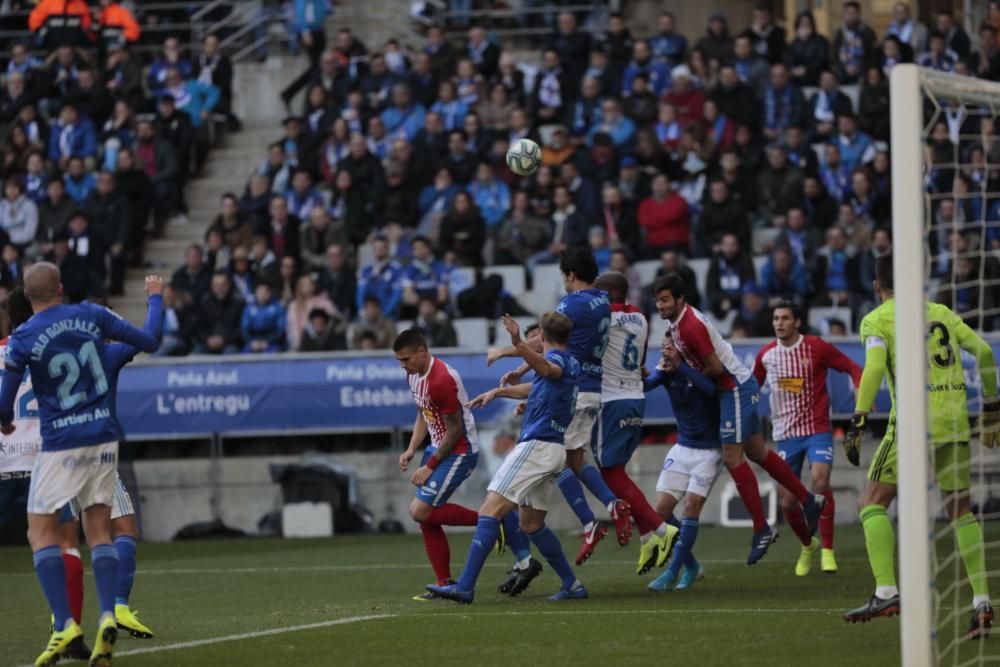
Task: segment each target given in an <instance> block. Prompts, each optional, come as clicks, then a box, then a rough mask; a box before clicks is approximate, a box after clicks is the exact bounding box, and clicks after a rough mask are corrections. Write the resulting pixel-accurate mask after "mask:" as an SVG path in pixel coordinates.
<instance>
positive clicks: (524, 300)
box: [515, 289, 559, 315]
mask: <svg viewBox="0 0 1000 667" xmlns="http://www.w3.org/2000/svg"><path fill="white" fill-rule="evenodd" d="M515 298H516V299H517V302H518V303H519V304H521V305H522V306H523V307H524V309H525V310H527V311H528V312H529V313H535V314H536V315H541V314H542V313H544V312H545V311H548V310H552V308H554V307H555V305H556V303H557V302H558V301H559V297H557V296H556V295H555V294H554V293H552V291H550V290H547V289H541V290H540V289H533V290H529V291H527V292H524V293H523V294H518V295H516V297H515Z"/></svg>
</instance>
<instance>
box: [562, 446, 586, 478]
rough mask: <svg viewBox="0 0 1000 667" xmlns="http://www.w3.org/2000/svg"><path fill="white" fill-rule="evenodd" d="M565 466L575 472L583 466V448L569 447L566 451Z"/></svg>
mask: <svg viewBox="0 0 1000 667" xmlns="http://www.w3.org/2000/svg"><path fill="white" fill-rule="evenodd" d="M566 467H567V468H569V469H570V470H572V471H573V472H575V473H578V472H580V470H581V468H583V450H582V449H571V450H569V451H567V452H566Z"/></svg>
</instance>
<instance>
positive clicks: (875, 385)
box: [844, 336, 889, 466]
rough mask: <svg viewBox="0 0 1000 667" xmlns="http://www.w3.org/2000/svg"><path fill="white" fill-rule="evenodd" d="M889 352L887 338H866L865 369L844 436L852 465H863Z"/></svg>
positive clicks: (845, 450) (848, 458) (845, 447)
mask: <svg viewBox="0 0 1000 667" xmlns="http://www.w3.org/2000/svg"><path fill="white" fill-rule="evenodd" d="M888 358H889V352H888V348H887V347H886V344H885V339H883V338H879V337H878V336H869V337H868V338H866V339H865V369H864V371H863V372H862V373H861V383H860V385H859V386H858V396H857V400H856V401H855V403H854V418H853V419H851V426H850V427H849V428H848V429H847V434H846V435H845V436H844V453H845V454H846V455H847V460H848V461H849V462H850V463H851V465H855V466H858V465H861V442H862V441H863V440H864V437H865V429H866V428H868V413H869V412H871V411H872V407H873V406H874V405H875V397H876V396H878V390H879V387H881V386H882V376H883V375H884V374H885V369H886V363H887V362H888Z"/></svg>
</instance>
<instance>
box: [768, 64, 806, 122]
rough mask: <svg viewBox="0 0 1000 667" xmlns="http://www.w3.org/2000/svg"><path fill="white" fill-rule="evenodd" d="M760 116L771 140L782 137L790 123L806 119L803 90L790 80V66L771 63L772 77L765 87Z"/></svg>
mask: <svg viewBox="0 0 1000 667" xmlns="http://www.w3.org/2000/svg"><path fill="white" fill-rule="evenodd" d="M760 117H761V124H762V125H763V129H764V136H766V137H767V138H768V139H771V140H774V139H777V138H778V137H780V136H781V134H782V133H783V132H784V131H785V128H786V127H788V126H789V125H802V124H803V123H804V122H805V120H806V102H805V98H804V97H803V96H802V91H801V90H799V88H798V87H797V86H795V85H794V84H792V83H791V81H789V75H788V68H787V67H785V66H784V65H783V64H781V63H777V64H775V65H771V79H770V83H769V84H768V85H767V87H766V88H765V89H764V96H763V99H762V100H761V114H760Z"/></svg>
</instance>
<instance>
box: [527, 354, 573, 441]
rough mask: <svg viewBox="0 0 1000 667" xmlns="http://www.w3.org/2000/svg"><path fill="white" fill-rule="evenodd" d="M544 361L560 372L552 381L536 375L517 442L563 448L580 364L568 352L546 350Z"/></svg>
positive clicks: (570, 417)
mask: <svg viewBox="0 0 1000 667" xmlns="http://www.w3.org/2000/svg"><path fill="white" fill-rule="evenodd" d="M545 359H546V360H548V361H551V362H552V363H553V364H555V365H556V366H558V367H559V368H561V369H562V375H560V376H559V377H558V378H556V379H555V380H550V379H548V378H545V377H542V376H541V375H538V374H536V375H535V379H534V381H532V383H531V393H529V394H528V401H527V407H526V408H525V411H524V426H522V427H521V437H520V439H519V442H527V441H528V440H541V441H543V442H554V443H556V444H560V445H561V444H563V443H564V438H565V436H566V428H567V427H568V426H569V423H570V422H571V421H572V420H573V411H574V409H575V408H576V392H577V382H578V380H579V377H580V363H579V362H578V361H577V360H576V359H575V358H574V357H573V356H571V355H570V354H568V353H567V352H562V351H560V350H549V351H548V353H547V354H546V355H545Z"/></svg>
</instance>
